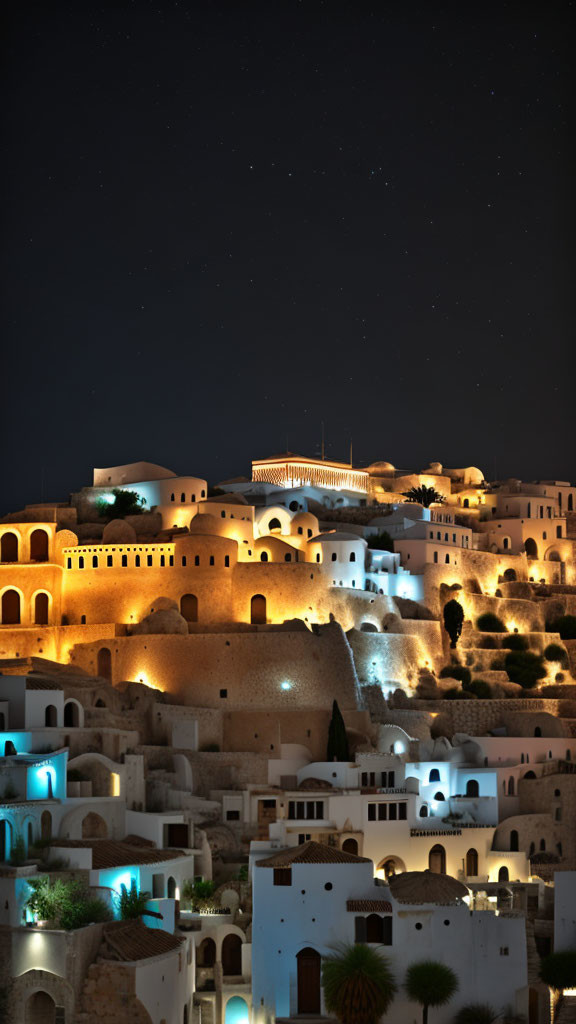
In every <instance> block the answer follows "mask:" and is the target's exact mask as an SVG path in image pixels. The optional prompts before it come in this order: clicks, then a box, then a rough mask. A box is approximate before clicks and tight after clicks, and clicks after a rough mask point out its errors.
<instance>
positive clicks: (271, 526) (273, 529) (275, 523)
mask: <svg viewBox="0 0 576 1024" xmlns="http://www.w3.org/2000/svg"><path fill="white" fill-rule="evenodd" d="M281 530H282V523H281V522H280V520H279V519H276V518H274V519H271V520H270V522H269V523H268V533H280V531H281Z"/></svg>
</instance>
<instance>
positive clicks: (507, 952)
mask: <svg viewBox="0 0 576 1024" xmlns="http://www.w3.org/2000/svg"><path fill="white" fill-rule="evenodd" d="M500 956H510V949H509V947H508V946H500Z"/></svg>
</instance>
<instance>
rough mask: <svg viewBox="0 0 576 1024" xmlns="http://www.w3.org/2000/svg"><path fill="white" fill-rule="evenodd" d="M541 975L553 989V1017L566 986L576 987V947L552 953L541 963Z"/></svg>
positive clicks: (545, 982)
mask: <svg viewBox="0 0 576 1024" xmlns="http://www.w3.org/2000/svg"><path fill="white" fill-rule="evenodd" d="M540 977H541V979H542V981H543V982H544V984H545V985H548V988H549V989H550V990H551V995H552V1001H553V1006H554V1009H553V1017H552V1019H554V1017H555V1011H556V1009H557V1008H558V1006H559V1004H560V1001H561V999H562V993H563V992H564V989H565V988H576V949H564V950H562V951H561V952H558V953H550V955H549V956H547V957H545V958H544V960H543V961H542V963H541V964H540Z"/></svg>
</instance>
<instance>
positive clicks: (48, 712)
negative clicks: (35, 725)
mask: <svg viewBox="0 0 576 1024" xmlns="http://www.w3.org/2000/svg"><path fill="white" fill-rule="evenodd" d="M44 725H45V726H47V727H48V728H49V729H55V728H56V727H57V725H58V712H57V710H56V706H55V705H54V704H47V705H46V708H45V710H44Z"/></svg>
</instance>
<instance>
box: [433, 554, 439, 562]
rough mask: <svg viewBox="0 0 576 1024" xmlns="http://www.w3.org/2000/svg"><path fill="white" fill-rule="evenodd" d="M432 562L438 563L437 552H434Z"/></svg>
mask: <svg viewBox="0 0 576 1024" xmlns="http://www.w3.org/2000/svg"><path fill="white" fill-rule="evenodd" d="M434 561H435V562H437V561H438V552H437V551H435V552H434Z"/></svg>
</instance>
